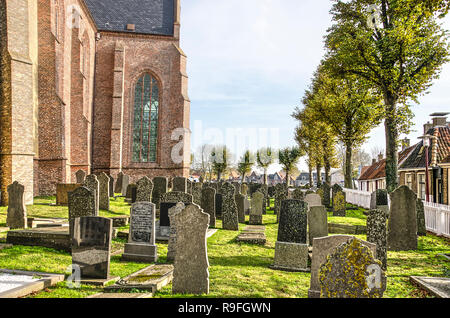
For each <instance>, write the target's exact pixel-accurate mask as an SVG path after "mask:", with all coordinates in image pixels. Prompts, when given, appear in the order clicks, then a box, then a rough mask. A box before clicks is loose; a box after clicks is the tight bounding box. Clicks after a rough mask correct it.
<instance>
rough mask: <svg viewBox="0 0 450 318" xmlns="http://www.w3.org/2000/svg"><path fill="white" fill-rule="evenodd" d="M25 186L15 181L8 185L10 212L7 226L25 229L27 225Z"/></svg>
mask: <svg viewBox="0 0 450 318" xmlns="http://www.w3.org/2000/svg"><path fill="white" fill-rule="evenodd" d="M24 191H25V187H24V186H23V185H21V184H20V183H19V182H17V181H15V182H14V183H13V184H10V185H9V186H8V201H9V202H8V214H7V216H6V226H8V227H9V228H10V229H12V230H14V229H24V228H26V227H27V208H26V206H25V201H24V197H23V194H24Z"/></svg>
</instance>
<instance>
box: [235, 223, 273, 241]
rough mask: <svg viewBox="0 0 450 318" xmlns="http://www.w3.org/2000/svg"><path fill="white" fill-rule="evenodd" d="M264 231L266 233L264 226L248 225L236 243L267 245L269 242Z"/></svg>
mask: <svg viewBox="0 0 450 318" xmlns="http://www.w3.org/2000/svg"><path fill="white" fill-rule="evenodd" d="M264 231H265V227H264V226H259V225H248V226H246V227H245V228H244V230H243V231H242V232H241V233H240V234H239V235H238V237H237V238H236V241H237V242H239V243H247V244H255V245H265V244H266V241H267V240H266V234H265V233H264Z"/></svg>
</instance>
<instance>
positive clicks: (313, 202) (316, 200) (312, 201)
mask: <svg viewBox="0 0 450 318" xmlns="http://www.w3.org/2000/svg"><path fill="white" fill-rule="evenodd" d="M305 202H306V203H308V207H310V208H311V207H313V206H321V205H322V200H321V199H320V196H319V195H318V194H315V193H308V194H307V195H306V197H305Z"/></svg>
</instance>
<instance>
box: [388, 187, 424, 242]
mask: <svg viewBox="0 0 450 318" xmlns="http://www.w3.org/2000/svg"><path fill="white" fill-rule="evenodd" d="M390 196H391V209H390V215H389V224H388V239H387V243H388V250H390V251H409V250H417V213H416V203H417V196H416V194H415V193H414V192H413V191H412V190H411V189H409V187H407V186H401V187H399V188H397V189H396V190H395V191H394V192H392V193H391V194H390Z"/></svg>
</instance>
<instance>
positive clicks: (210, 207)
mask: <svg viewBox="0 0 450 318" xmlns="http://www.w3.org/2000/svg"><path fill="white" fill-rule="evenodd" d="M201 207H202V209H203V211H204V212H205V213H208V214H209V221H210V224H209V225H210V226H211V227H215V226H216V190H215V189H214V188H210V187H207V188H204V189H203V190H202V204H201Z"/></svg>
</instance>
